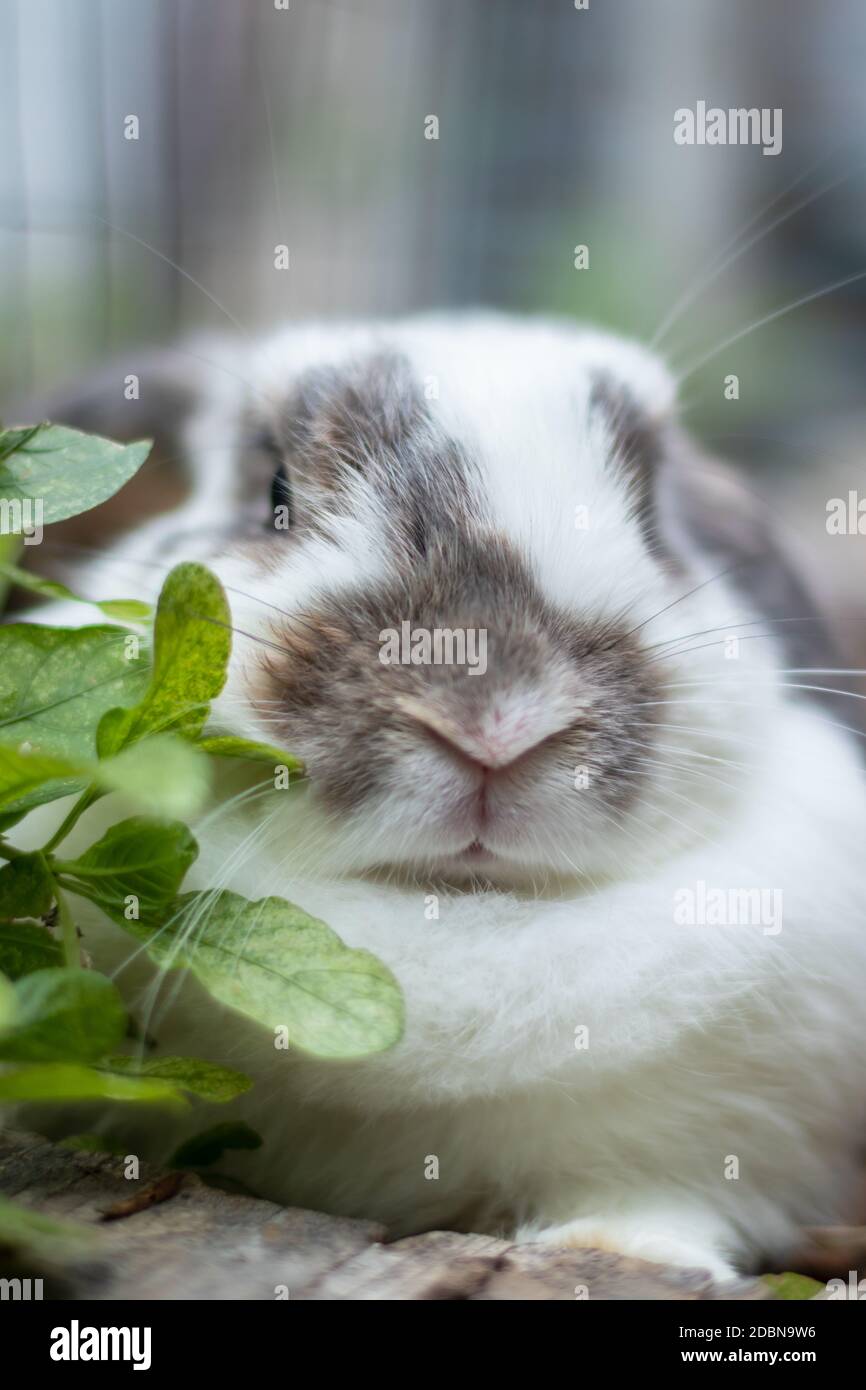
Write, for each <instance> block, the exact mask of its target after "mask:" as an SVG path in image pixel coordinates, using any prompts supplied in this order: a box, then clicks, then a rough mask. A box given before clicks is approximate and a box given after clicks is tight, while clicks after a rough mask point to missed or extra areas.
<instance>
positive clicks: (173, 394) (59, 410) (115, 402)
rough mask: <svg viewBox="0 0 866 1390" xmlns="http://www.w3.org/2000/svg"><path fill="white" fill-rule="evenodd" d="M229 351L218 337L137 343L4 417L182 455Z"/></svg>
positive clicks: (9, 410)
mask: <svg viewBox="0 0 866 1390" xmlns="http://www.w3.org/2000/svg"><path fill="white" fill-rule="evenodd" d="M224 356H225V349H224V347H223V344H222V340H220V339H216V338H215V339H204V338H202V339H196V340H193V341H191V342H189V343H182V344H178V345H177V346H169V347H160V348H144V349H141V348H133V349H131V350H130V351H129V352H128V353H124V354H117V355H116V356H115V357H114V358H113V359H112V360H110V361H109V362H107V363H103V364H101V365H100V366H99V367H98V368H96V369H95V370H94V371H93V372H92V373H90V374H89V375H83V376H82V375H79V376H76V377H71V378H70V379H68V380H66V381H62V382H60V384H59V385H52V386H50V387H48V388H47V389H46V390H44V391H40V392H38V393H34V394H33V395H32V396H31V397H30V398H29V399H25V400H23V401H18V402H15V403H13V406H12V407H11V408H9V409H7V410H6V411H5V412H4V417H5V418H6V419H8V420H14V422H15V423H28V424H35V423H36V422H37V421H39V420H51V421H52V422H53V423H54V424H58V425H70V426H72V428H74V429H80V430H86V431H87V432H88V433H92V434H102V435H105V436H106V437H107V438H109V439H117V440H121V441H122V442H124V443H126V442H128V441H130V440H133V439H152V440H153V441H154V448H155V450H156V451H157V452H158V453H160V454H164V455H169V454H176V453H177V452H178V448H179V441H180V439H181V437H182V434H183V430H184V427H185V424H186V422H187V420H188V419H189V418H190V416H191V415H192V414H193V412H194V411H195V410H196V409H197V408H198V407H199V406H200V405H201V403H202V402H203V401H205V400H207V399H208V398H209V397H210V396H211V394H212V393H213V392H214V390H215V387H214V382H213V378H214V375H216V376H217V377H218V378H219V376H220V374H221V369H222V368H223V366H224V364H223V361H222V358H223V357H224Z"/></svg>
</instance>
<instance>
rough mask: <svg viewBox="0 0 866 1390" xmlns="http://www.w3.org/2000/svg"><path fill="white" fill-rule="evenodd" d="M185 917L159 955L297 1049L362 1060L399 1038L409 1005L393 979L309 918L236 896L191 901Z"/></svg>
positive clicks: (191, 896) (169, 929)
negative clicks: (281, 1030) (284, 1032)
mask: <svg viewBox="0 0 866 1390" xmlns="http://www.w3.org/2000/svg"><path fill="white" fill-rule="evenodd" d="M177 907H178V912H177V913H176V914H175V916H174V917H173V918H172V919H170V920H169V921H168V922H167V923H166V925H165V926H164V927H163V928H162V930H161V931H160V933H159V936H158V937H157V938H154V939H153V940H152V942H151V943H150V945H149V950H150V953H151V955H152V956H153V957H154V958H155V959H156V960H158V961H162V962H166V963H168V964H172V965H186V966H187V967H188V968H189V969H191V970H192V971H193V972H194V973H195V975H196V976H197V977H198V979H199V980H200V981H201V982H202V984H203V985H204V986H205V988H206V989H207V990H209V991H210V993H211V994H212V995H213V996H214V998H216V999H218V1000H220V1002H221V1003H223V1004H228V1005H229V1007H230V1008H233V1009H237V1010H238V1012H240V1013H242V1014H245V1015H246V1016H247V1017H248V1018H252V1019H254V1020H255V1021H256V1022H257V1023H261V1024H264V1025H265V1026H266V1027H267V1028H271V1029H275V1028H277V1027H280V1026H284V1027H285V1028H287V1029H288V1035H289V1043H290V1045H291V1046H293V1047H297V1048H299V1049H300V1050H301V1051H303V1052H311V1053H313V1054H315V1055H316V1056H319V1057H363V1056H365V1055H367V1054H368V1053H371V1052H381V1051H383V1050H384V1049H385V1048H387V1047H391V1046H392V1045H393V1044H394V1043H395V1042H397V1041H398V1039H399V1038H400V1036H401V1033H402V1030H403V1000H402V995H401V993H400V988H399V986H398V984H397V982H396V980H395V979H394V977H393V975H392V974H391V972H390V971H389V970H388V969H387V968H386V967H385V966H384V965H383V964H382V963H381V961H378V960H377V959H376V957H375V956H373V955H371V954H370V953H369V952H368V951H361V950H353V949H350V948H349V947H347V946H344V945H343V943H342V942H341V941H340V938H339V937H338V936H337V935H336V933H335V932H333V931H331V929H330V927H328V926H326V925H325V923H324V922H320V921H319V920H318V919H317V918H315V917H310V916H309V915H308V913H306V912H304V911H303V910H302V909H301V908H299V907H295V906H293V905H292V904H291V903H288V902H285V901H284V900H283V899H282V898H261V899H259V900H258V901H257V902H250V901H248V900H247V899H246V898H242V897H240V896H239V895H238V894H237V893H230V892H222V893H219V894H218V895H216V896H214V895H213V894H211V893H203V894H199V893H187V894H185V895H184V896H183V897H181V898H180V899H179V900H178V903H177ZM199 909H201V912H200V911H199ZM199 916H201V919H202V920H201V921H199V920H198V919H199ZM191 923H195V930H194V931H188V928H189V926H190V924H191ZM188 942H190V943H193V944H187V943H188Z"/></svg>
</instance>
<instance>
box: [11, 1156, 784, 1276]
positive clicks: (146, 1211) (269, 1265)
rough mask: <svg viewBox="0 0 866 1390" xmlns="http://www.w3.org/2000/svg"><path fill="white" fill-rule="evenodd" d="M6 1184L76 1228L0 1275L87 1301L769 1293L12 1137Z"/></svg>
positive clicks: (19, 1253) (17, 1196)
mask: <svg viewBox="0 0 866 1390" xmlns="http://www.w3.org/2000/svg"><path fill="white" fill-rule="evenodd" d="M0 1193H2V1194H3V1195H4V1196H6V1197H8V1198H12V1199H14V1200H15V1201H17V1202H19V1203H20V1204H21V1205H23V1206H25V1207H26V1208H27V1209H28V1210H29V1211H32V1212H38V1213H41V1214H42V1215H43V1216H45V1217H48V1218H51V1219H52V1220H53V1221H54V1222H60V1223H73V1224H74V1226H75V1228H76V1229H75V1232H74V1234H72V1235H69V1234H66V1235H63V1236H62V1235H60V1234H59V1233H58V1234H57V1235H56V1236H54V1235H52V1233H51V1232H50V1231H47V1232H46V1233H45V1234H44V1235H43V1236H42V1237H40V1240H39V1242H38V1244H37V1248H35V1249H34V1248H33V1247H31V1246H28V1245H27V1244H23V1245H18V1246H15V1245H14V1244H13V1245H12V1246H7V1247H6V1248H5V1249H0V1273H2V1274H3V1275H4V1276H9V1275H16V1274H18V1275H24V1276H30V1277H33V1278H43V1279H44V1281H45V1296H46V1297H66V1298H77V1299H165V1298H169V1299H242V1300H245V1299H275V1298H281V1297H282V1298H286V1297H288V1298H289V1299H301V1300H315V1301H324V1300H347V1299H348V1300H385V1301H391V1300H404V1301H405V1300H478V1301H489V1300H538V1299H541V1300H560V1301H561V1300H565V1299H568V1300H572V1301H573V1300H575V1299H577V1298H596V1299H598V1298H601V1299H633V1298H637V1299H713V1298H721V1297H724V1298H731V1297H732V1296H733V1297H735V1298H742V1299H755V1298H757V1299H763V1298H767V1297H769V1296H770V1295H769V1291H768V1290H767V1288H766V1286H764V1285H761V1284H760V1283H757V1282H754V1281H744V1282H743V1284H742V1285H741V1286H739V1287H738V1288H737V1290H736V1291H735V1292H734V1293H733V1294H732V1293H731V1292H730V1290H728V1289H726V1290H725V1292H724V1293H721V1292H720V1291H719V1290H718V1289H717V1288H715V1287H714V1286H713V1284H712V1281H711V1280H710V1278H709V1276H708V1275H707V1274H706V1273H705V1272H703V1271H701V1270H675V1269H668V1268H663V1267H662V1266H660V1265H654V1264H647V1263H645V1262H644V1261H642V1260H633V1259H626V1258H624V1257H621V1256H618V1255H613V1254H609V1253H607V1252H604V1251H600V1250H554V1249H551V1248H549V1247H546V1246H540V1245H520V1246H515V1245H511V1244H509V1243H507V1242H506V1241H501V1240H495V1239H493V1238H491V1237H489V1236H481V1235H459V1234H456V1233H454V1232H449V1231H432V1232H428V1233H426V1234H424V1235H417V1236H410V1237H408V1238H406V1239H403V1240H398V1241H395V1242H393V1243H390V1244H389V1243H387V1242H386V1241H385V1232H384V1231H383V1230H382V1229H381V1228H380V1227H378V1226H376V1225H374V1224H372V1223H369V1222H363V1221H350V1220H346V1219H344V1218H338V1217H332V1216H326V1215H323V1214H322V1213H320V1212H312V1211H302V1210H299V1209H297V1208H291V1207H290V1208H281V1207H278V1206H276V1205H274V1204H273V1203H272V1202H266V1201H262V1200H260V1199H259V1198H257V1197H250V1196H246V1195H242V1194H239V1193H236V1192H229V1191H224V1190H222V1189H220V1188H217V1187H214V1186H210V1185H209V1184H207V1183H205V1182H204V1181H202V1179H201V1178H200V1177H198V1176H197V1175H196V1174H193V1173H169V1174H166V1173H159V1172H156V1171H152V1170H148V1169H147V1168H146V1166H145V1165H142V1167H141V1171H140V1176H139V1177H138V1179H137V1180H128V1179H126V1178H125V1177H124V1175H123V1161H122V1159H119V1158H116V1157H112V1156H109V1155H105V1154H93V1153H82V1152H77V1151H74V1150H70V1149H65V1148H62V1147H59V1146H57V1145H55V1144H51V1143H49V1142H48V1141H46V1140H44V1139H42V1138H40V1137H37V1136H35V1135H30V1134H18V1133H13V1132H11V1131H7V1132H5V1133H2V1134H0Z"/></svg>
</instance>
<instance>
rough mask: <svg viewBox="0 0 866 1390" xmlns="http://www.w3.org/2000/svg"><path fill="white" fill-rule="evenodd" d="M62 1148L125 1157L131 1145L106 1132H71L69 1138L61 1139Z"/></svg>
mask: <svg viewBox="0 0 866 1390" xmlns="http://www.w3.org/2000/svg"><path fill="white" fill-rule="evenodd" d="M60 1148H61V1149H74V1150H75V1151H76V1152H77V1153H85V1154H113V1155H114V1156H115V1157H116V1158H125V1157H126V1154H127V1151H128V1149H129V1145H128V1144H121V1143H120V1141H119V1140H117V1139H108V1138H107V1137H106V1136H105V1135H104V1134H70V1135H69V1137H68V1138H67V1139H61V1140H60Z"/></svg>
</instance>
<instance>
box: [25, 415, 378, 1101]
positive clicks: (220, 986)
mask: <svg viewBox="0 0 866 1390" xmlns="http://www.w3.org/2000/svg"><path fill="white" fill-rule="evenodd" d="M148 449H149V445H148V444H146V443H144V444H132V445H128V446H125V447H124V446H121V445H117V444H114V443H111V442H110V441H108V440H103V439H98V438H96V437H93V436H88V435H83V434H79V433H78V432H77V431H74V430H68V429H61V428H59V427H57V426H53V425H50V426H49V425H46V426H41V427H39V426H37V427H35V428H33V429H27V430H5V431H0V504H2V502H3V499H6V501H7V504H13V503H14V502H15V501H16V500H17V502H18V503H19V504H20V503H21V502H22V501H23V500H26V499H30V500H31V501H38V502H39V504H40V507H41V512H42V519H43V520H44V523H45V524H50V523H51V522H53V521H56V520H59V519H61V518H63V517H67V516H71V515H74V514H75V513H76V512H78V511H85V510H87V509H89V508H90V507H93V506H95V505H97V504H98V503H99V502H101V501H103V500H104V499H105V498H107V497H108V496H110V495H111V494H112V493H113V492H114V491H116V489H117V488H119V487H120V486H122V485H123V483H125V482H126V481H127V480H128V478H129V477H131V476H132V474H133V473H134V472H135V471H136V469H137V468H139V467H140V466H141V464H142V463H143V461H144V459H145V457H146V456H147V453H148ZM7 514H8V507H7ZM0 574H2V575H3V576H4V577H5V579H6V580H7V581H8V582H10V583H13V584H18V585H21V586H23V587H25V588H27V589H30V590H32V591H34V592H35V593H37V594H40V595H43V596H46V595H47V596H49V597H62V598H65V599H67V600H68V599H76V598H77V596H75V595H73V594H71V593H70V591H69V590H68V589H66V588H65V586H63V585H58V584H56V583H55V582H54V581H49V580H44V579H40V578H36V577H34V576H32V575H30V574H29V573H27V572H25V571H23V570H21V569H19V568H17V567H16V565H15V564H14V563H13V562H12V559H11V558H9V557H8V555H7V558H6V559H4V560H2V562H0ZM77 601H80V602H88V601H89V600H86V599H81V600H77ZM96 606H97V607H98V608H99V609H100V610H101V612H102V614H103V615H104V616H105V617H108V618H110V619H111V620H112V622H111V623H108V624H107V623H100V624H98V625H94V626H86V627H80V628H66V627H52V626H42V625H38V624H35V623H32V622H15V623H10V624H8V625H6V626H3V627H0V864H2V867H0V972H2V973H0V1103H2V1102H4V1101H6V1102H13V1101H14V1102H19V1101H64V1100H108V1101H123V1102H127V1103H129V1102H148V1103H159V1104H162V1105H172V1106H184V1105H188V1104H189V1101H188V1097H189V1096H190V1095H192V1096H197V1097H200V1098H203V1099H205V1100H209V1101H213V1102H222V1101H226V1100H230V1099H231V1098H232V1097H233V1096H235V1095H238V1094H239V1093H240V1092H241V1091H243V1090H245V1089H246V1088H247V1087H248V1086H249V1085H250V1084H251V1083H250V1081H249V1079H248V1078H247V1077H245V1076H243V1075H241V1074H240V1073H238V1072H234V1071H229V1070H228V1069H226V1068H225V1067H221V1066H218V1065H216V1064H215V1063H213V1062H212V1061H209V1060H207V1059H197V1058H179V1057H178V1058H166V1057H160V1058H158V1059H156V1060H150V1061H144V1060H142V1059H141V1057H140V1056H139V1055H138V1054H137V1053H135V1052H133V1053H128V1054H124V1053H122V1052H121V1048H122V1046H123V1044H124V1040H125V1039H126V1038H127V1037H128V1036H129V1031H130V1026H131V1022H130V1019H129V1018H128V1016H127V1010H126V1008H125V1006H124V1003H123V1001H122V999H121V997H120V995H119V993H118V991H117V989H116V988H115V986H114V984H113V983H112V982H111V981H110V980H109V979H108V978H107V977H106V976H104V975H102V974H100V973H99V972H98V971H97V970H95V969H93V968H92V967H91V966H90V965H89V962H88V961H87V959H86V957H84V956H83V955H82V950H81V943H80V938H79V932H78V926H77V920H76V918H77V905H78V904H79V903H80V900H81V899H88V900H89V901H90V902H91V903H94V904H96V905H97V906H98V908H99V909H100V910H101V911H102V912H103V913H105V915H106V916H108V917H109V918H110V919H111V920H112V921H113V922H115V923H117V925H118V926H119V927H121V928H123V929H124V930H126V931H127V932H129V933H130V934H131V935H132V936H133V937H134V938H135V939H136V942H137V944H138V946H139V949H142V950H144V951H145V952H147V954H148V955H149V956H150V957H151V958H152V960H153V961H154V962H156V964H157V965H158V966H160V967H162V968H164V969H169V968H171V969H185V970H190V971H192V972H193V973H194V974H195V975H196V976H197V977H198V979H199V980H200V982H201V983H202V984H203V985H204V987H205V988H206V989H207V990H208V991H209V992H210V993H211V994H212V995H213V997H214V998H215V999H218V1000H220V1001H221V1002H222V1003H223V1004H226V1005H228V1006H229V1007H231V1008H233V1009H236V1010H237V1011H239V1012H240V1013H243V1014H245V1015H247V1016H248V1017H250V1018H252V1019H254V1020H255V1021H256V1022H258V1023H260V1024H262V1025H263V1026H264V1027H267V1028H274V1027H278V1026H280V1027H284V1028H286V1029H287V1030H288V1035H289V1041H290V1044H291V1045H292V1046H295V1047H297V1048H299V1049H301V1050H303V1051H307V1052H310V1053H314V1054H316V1055H319V1056H322V1057H340V1058H351V1057H359V1056H363V1055H365V1054H366V1053H370V1052H375V1051H379V1050H382V1049H384V1048H387V1047H389V1046H391V1045H392V1044H393V1043H394V1042H396V1041H397V1039H398V1038H399V1036H400V1033H401V1030H402V1019H403V1014H402V999H401V995H400V991H399V988H398V986H397V983H396V981H395V980H394V978H393V976H392V975H391V974H390V972H389V971H388V970H387V969H386V968H385V966H383V965H382V964H381V962H379V961H378V960H376V959H375V957H373V956H371V955H370V954H369V953H368V952H365V951H360V950H353V949H350V948H348V947H346V946H345V945H344V944H343V943H342V942H341V941H340V939H339V938H338V937H337V936H336V935H335V933H334V932H332V931H331V930H330V928H329V927H327V926H326V925H325V924H324V923H323V922H320V921H318V920H316V919H315V918H313V917H310V916H309V915H308V914H307V913H305V912H304V911H303V910H302V909H301V908H300V907H297V906H295V905H293V904H292V903H289V902H286V901H284V900H283V899H281V898H276V897H271V898H265V899H262V900H260V901H257V902H251V901H248V900H247V899H245V898H242V897H240V896H239V895H237V894H235V893H231V892H227V891H221V892H186V893H181V892H180V890H181V885H182V883H183V879H184V877H185V875H186V873H187V871H188V869H189V868H190V865H191V864H192V863H193V861H194V860H195V858H196V855H197V853H198V847H197V845H196V841H195V838H194V836H193V834H192V833H191V831H190V830H189V828H188V826H187V825H186V824H185V821H186V820H187V819H188V818H190V817H192V816H194V815H196V814H197V813H198V812H199V810H200V809H201V808H202V807H203V805H204V804H205V802H206V801H207V799H208V797H209V796H211V794H212V787H211V768H212V761H213V759H214V758H215V757H220V758H225V757H233V758H243V759H247V760H253V761H260V762H264V763H268V764H271V766H272V767H274V766H275V765H276V766H279V767H280V768H285V769H288V770H289V772H292V771H296V770H297V769H298V768H299V764H298V762H297V760H296V759H294V758H293V757H292V756H291V755H290V754H288V753H287V752H284V751H283V750H282V749H279V748H275V747H271V746H270V745H267V744H258V743H251V742H249V741H247V740H245V739H242V738H238V737H235V736H234V735H233V734H232V732H231V730H219V731H217V732H215V733H214V732H212V731H211V730H210V729H209V728H208V721H209V717H210V707H211V702H212V701H213V700H214V699H215V697H216V696H217V695H218V694H219V692H220V690H221V689H222V687H223V684H224V682H225V679H226V672H227V666H228V661H229V655H230V650H231V615H230V610H229V606H228V603H227V601H226V597H225V594H224V592H223V590H222V587H221V585H220V583H219V581H218V580H217V579H216V577H215V576H214V575H213V574H212V573H211V572H210V571H209V570H208V569H206V568H205V567H204V566H202V565H198V564H181V565H178V566H177V567H176V568H175V569H174V570H172V571H171V573H170V574H169V575H168V577H167V579H166V580H165V583H164V585H163V588H162V591H161V593H160V596H159V600H158V604H157V607H156V611H155V612H153V611H152V610H151V608H150V607H149V606H148V605H146V604H143V603H141V602H140V601H138V600H127V599H112V600H108V601H102V602H100V603H98V604H97V605H96ZM116 793H121V794H122V796H123V799H124V801H125V802H126V803H129V807H128V809H131V810H133V811H134V812H135V814H132V815H127V814H124V817H123V818H122V819H118V820H117V821H116V822H115V823H114V824H112V825H111V826H110V828H109V829H108V830H107V831H106V832H105V833H104V834H102V835H101V837H100V838H99V839H97V840H95V842H94V843H92V844H91V845H90V846H89V848H87V849H86V850H85V851H84V852H83V853H77V854H75V855H74V856H70V855H69V853H67V852H64V845H65V844H66V841H67V838H68V836H69V834H70V832H71V831H72V829H73V828H74V827H75V825H76V824H77V822H78V820H79V819H80V817H81V816H82V815H83V814H84V812H85V811H87V810H88V809H89V808H90V807H91V806H92V805H93V804H94V803H95V802H96V801H98V800H100V799H101V798H103V797H107V796H110V795H112V794H116ZM274 794H275V795H285V794H286V793H285V792H275V793H274ZM289 794H291V793H289ZM61 797H74V800H73V801H72V802H71V806H70V808H69V809H68V811H67V813H66V815H65V816H64V818H63V819H62V821H61V823H60V824H59V826H58V827H57V829H56V830H54V831H53V833H52V834H51V835H50V836H49V837H48V838H47V839H46V840H45V842H44V843H43V844H41V845H40V846H39V847H38V848H37V849H32V848H25V847H22V846H21V845H20V844H19V845H16V844H15V843H14V840H15V834H16V831H15V828H16V826H18V825H19V823H20V822H22V821H23V820H24V818H25V817H26V816H27V815H28V813H29V812H31V811H32V810H34V809H35V808H36V807H38V806H41V805H44V804H45V803H47V802H51V801H54V800H57V799H59V798H61ZM193 927H194V930H193ZM85 945H86V942H85Z"/></svg>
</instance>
